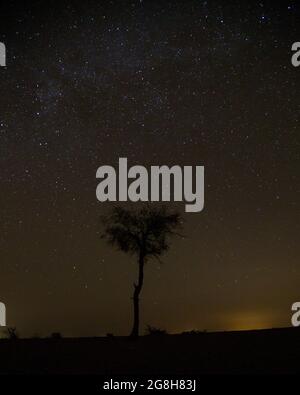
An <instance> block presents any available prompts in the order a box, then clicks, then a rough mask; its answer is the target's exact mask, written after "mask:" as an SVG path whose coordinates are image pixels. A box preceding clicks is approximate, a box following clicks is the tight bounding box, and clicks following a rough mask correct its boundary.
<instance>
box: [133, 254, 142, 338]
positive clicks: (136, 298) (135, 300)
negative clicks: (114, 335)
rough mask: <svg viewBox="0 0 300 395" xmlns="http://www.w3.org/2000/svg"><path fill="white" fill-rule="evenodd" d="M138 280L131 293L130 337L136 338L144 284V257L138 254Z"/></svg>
mask: <svg viewBox="0 0 300 395" xmlns="http://www.w3.org/2000/svg"><path fill="white" fill-rule="evenodd" d="M138 264H139V278H138V283H137V284H136V283H134V284H133V287H134V291H133V298H132V300H133V327H132V331H131V334H130V336H131V337H135V338H136V337H138V336H139V325H140V308H139V296H140V293H141V290H142V286H143V282H144V256H143V255H142V254H140V256H139V262H138Z"/></svg>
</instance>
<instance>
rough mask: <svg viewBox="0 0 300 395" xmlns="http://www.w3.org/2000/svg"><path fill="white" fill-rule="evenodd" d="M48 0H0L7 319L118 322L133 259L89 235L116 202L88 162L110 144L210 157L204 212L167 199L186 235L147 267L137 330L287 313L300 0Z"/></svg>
mask: <svg viewBox="0 0 300 395" xmlns="http://www.w3.org/2000/svg"><path fill="white" fill-rule="evenodd" d="M57 4H58V3H55V2H52V1H49V2H47V4H46V3H45V2H42V1H31V2H30V4H29V2H28V4H24V3H23V4H20V3H18V2H15V1H6V2H1V5H0V19H1V23H0V41H1V42H4V43H5V45H6V48H7V67H1V68H0V87H1V96H0V152H1V155H0V162H1V172H0V190H1V194H0V213H1V217H0V218H1V221H0V301H2V302H4V303H5V304H6V308H7V321H8V325H9V326H16V327H17V329H18V331H19V332H20V334H21V335H23V336H33V335H40V336H46V335H49V334H50V333H51V332H62V333H63V334H64V335H66V336H92V335H105V334H106V333H107V332H110V333H114V334H117V335H126V334H128V333H129V331H130V327H131V323H132V311H131V310H132V306H131V299H130V298H131V293H132V283H133V281H134V280H135V277H136V269H137V267H136V264H135V262H134V260H133V259H132V258H131V257H128V256H126V255H125V254H122V253H120V252H115V251H113V250H112V249H111V247H109V246H107V245H105V242H104V241H102V240H101V239H100V234H99V233H100V225H99V217H100V216H101V215H102V214H105V213H106V212H107V211H108V210H109V209H110V208H111V207H112V204H110V203H100V202H99V201H97V199H96V195H95V191H96V186H97V180H96V178H95V174H96V170H97V168H98V167H99V166H101V165H113V166H116V165H117V163H118V159H119V157H127V158H128V162H129V166H132V165H135V164H140V165H144V166H147V167H148V166H150V165H163V164H165V165H169V166H171V165H174V164H178V165H181V166H184V165H193V166H195V165H204V166H205V208H204V211H202V212H200V213H189V214H186V213H184V205H183V204H175V203H170V204H169V206H170V209H176V210H180V212H181V213H182V215H183V219H184V237H182V238H179V239H177V240H174V242H173V245H172V248H171V250H170V252H169V253H168V254H167V255H166V256H165V257H164V258H163V262H164V263H163V265H160V264H159V263H157V262H150V263H148V264H147V265H146V268H145V283H144V288H143V291H142V300H141V314H142V317H141V318H142V322H141V324H142V332H143V330H144V328H145V326H146V325H147V324H150V325H152V326H156V327H161V328H164V329H166V330H167V331H169V332H170V333H174V332H181V331H187V330H192V329H196V330H204V329H207V330H230V329H250V328H265V327H278V326H288V325H290V319H291V304H292V303H293V302H295V301H298V300H299V299H300V287H299V280H300V267H299V258H300V247H299V227H300V226H299V211H298V210H297V202H298V201H299V185H300V184H299V170H300V163H299V142H300V138H299V132H300V125H299V113H300V112H299V102H300V101H299V99H300V97H299V95H300V78H299V77H300V69H297V68H295V67H293V66H292V65H291V55H292V53H291V46H292V43H294V42H295V41H300V31H299V13H300V2H299V1H280V2H279V1H263V0H262V1H257V2H256V1H251V2H250V1H249V2H239V1H230V2H228V1H200V0H199V1H189V0H187V1H164V2H161V1H155V0H154V1H133V0H132V1H101V2H97V1H85V2H81V3H80V2H76V1H73V2H67V1H61V2H60V3H59V5H57ZM297 21H298V22H297ZM297 23H298V24H297ZM127 206H128V207H132V204H128V205H126V207H127ZM297 213H298V214H297Z"/></svg>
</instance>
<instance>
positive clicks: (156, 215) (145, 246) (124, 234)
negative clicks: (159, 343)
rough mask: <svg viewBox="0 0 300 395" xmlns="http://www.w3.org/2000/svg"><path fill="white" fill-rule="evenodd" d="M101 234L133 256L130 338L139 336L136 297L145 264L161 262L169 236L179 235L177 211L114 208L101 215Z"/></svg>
mask: <svg viewBox="0 0 300 395" xmlns="http://www.w3.org/2000/svg"><path fill="white" fill-rule="evenodd" d="M102 224H103V232H102V234H101V237H102V238H103V239H105V240H106V241H107V242H108V243H109V244H111V245H113V246H115V247H117V248H118V249H119V250H121V251H123V252H126V253H129V254H131V255H135V256H136V258H137V264H138V281H137V283H134V284H133V287H134V291H133V298H132V299H133V327H132V331H131V336H132V337H138V335H139V322H140V319H139V318H140V316H139V296H140V293H141V290H142V287H143V282H144V265H145V263H146V262H147V261H148V260H150V259H151V258H156V259H158V260H159V261H160V256H161V255H163V254H164V253H165V252H166V251H167V250H168V249H169V247H170V244H169V239H170V236H173V235H178V233H177V232H176V230H177V229H178V228H179V227H180V216H179V214H178V213H169V212H168V211H167V209H166V208H165V207H158V208H155V207H150V205H148V206H147V207H144V208H142V209H140V210H139V211H129V210H126V209H124V208H121V207H115V208H114V209H113V210H112V212H111V213H110V214H109V215H108V216H104V217H102Z"/></svg>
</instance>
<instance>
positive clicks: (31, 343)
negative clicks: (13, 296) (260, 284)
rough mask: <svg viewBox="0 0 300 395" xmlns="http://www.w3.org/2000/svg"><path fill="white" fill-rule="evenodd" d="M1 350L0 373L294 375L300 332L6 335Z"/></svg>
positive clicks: (299, 369) (299, 355)
mask: <svg viewBox="0 0 300 395" xmlns="http://www.w3.org/2000/svg"><path fill="white" fill-rule="evenodd" d="M0 355H1V359H0V371H1V374H102V375H111V376H113V375H122V374H124V375H143V374H145V375H147V374H153V375H155V374H161V375H167V374H172V375H173V376H174V375H181V374H184V375H185V376H186V375H193V374H220V373H221V374H249V373H251V374H287V373H288V374H290V373H292V374H295V373H299V372H300V364H299V360H300V331H299V330H298V329H296V328H285V329H267V330H255V331H239V332H214V333H213V332H212V333H205V332H203V333H188V334H181V335H148V336H143V337H140V338H138V339H136V340H130V338H127V337H99V338H78V339H73V338H48V339H15V340H13V339H2V340H1V341H0Z"/></svg>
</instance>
